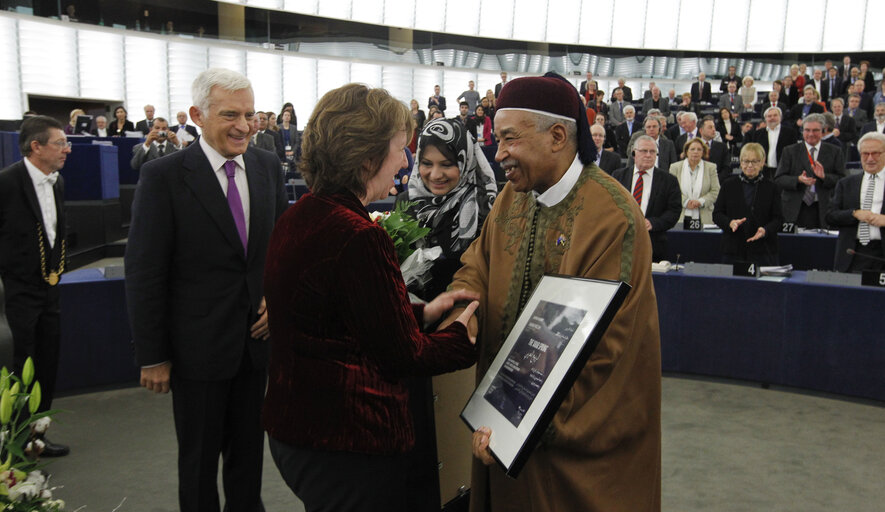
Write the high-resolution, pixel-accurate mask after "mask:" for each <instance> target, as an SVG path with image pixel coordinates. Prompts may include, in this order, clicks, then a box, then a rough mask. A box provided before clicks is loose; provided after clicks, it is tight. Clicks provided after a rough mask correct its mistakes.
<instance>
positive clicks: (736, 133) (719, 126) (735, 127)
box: [716, 119, 744, 149]
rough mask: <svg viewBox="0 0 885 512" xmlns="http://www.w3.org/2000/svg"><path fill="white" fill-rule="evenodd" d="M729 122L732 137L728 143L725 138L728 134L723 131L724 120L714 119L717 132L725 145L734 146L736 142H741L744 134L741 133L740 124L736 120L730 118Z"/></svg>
mask: <svg viewBox="0 0 885 512" xmlns="http://www.w3.org/2000/svg"><path fill="white" fill-rule="evenodd" d="M729 123H731V136H732V137H734V138H733V139H732V140H731V143H730V144H729V142H728V139H726V138H725V136H726V135H728V132H727V131H725V123H724V121H722V119H718V120H716V131H718V132H719V136H720V137H721V138H722V143H723V144H725V145H726V146H733V147H736V144H737V143H738V142H743V140H744V134H743V133H741V125H740V124H738V122H737V121H735V120H731V121H729ZM729 149H731V148H729Z"/></svg>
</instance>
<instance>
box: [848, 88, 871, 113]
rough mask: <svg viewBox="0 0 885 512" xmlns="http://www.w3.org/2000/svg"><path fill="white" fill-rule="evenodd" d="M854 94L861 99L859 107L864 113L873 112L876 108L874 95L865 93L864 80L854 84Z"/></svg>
mask: <svg viewBox="0 0 885 512" xmlns="http://www.w3.org/2000/svg"><path fill="white" fill-rule="evenodd" d="M853 92H854V94H857V95H858V96H859V97H860V103H859V104H858V106H860V108H862V109H863V111H864V112H866V113H867V114H869V113H870V112H872V111H873V108H874V104H873V94H871V93H868V92H864V81H863V80H858V81H856V82H854V86H853Z"/></svg>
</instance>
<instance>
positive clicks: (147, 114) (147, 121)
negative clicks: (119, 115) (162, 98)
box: [135, 105, 156, 135]
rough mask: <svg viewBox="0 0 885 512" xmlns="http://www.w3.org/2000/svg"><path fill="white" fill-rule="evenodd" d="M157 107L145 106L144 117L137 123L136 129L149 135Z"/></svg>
mask: <svg viewBox="0 0 885 512" xmlns="http://www.w3.org/2000/svg"><path fill="white" fill-rule="evenodd" d="M155 112H156V109H155V108H154V106H153V105H145V106H144V119H142V120H141V121H139V122H137V123H135V129H136V130H138V131H140V132H141V133H143V134H145V135H147V134H148V133H150V131H151V128H153V126H154V113H155Z"/></svg>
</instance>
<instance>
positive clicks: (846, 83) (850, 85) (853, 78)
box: [842, 68, 860, 95]
mask: <svg viewBox="0 0 885 512" xmlns="http://www.w3.org/2000/svg"><path fill="white" fill-rule="evenodd" d="M858 80H860V70H859V69H857V68H851V72H850V73H849V75H848V78H847V79H845V80H843V81H842V94H843V95H845V94H850V93H851V91H853V90H854V84H855V83H857V81H858Z"/></svg>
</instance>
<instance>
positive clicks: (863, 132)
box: [860, 121, 876, 137]
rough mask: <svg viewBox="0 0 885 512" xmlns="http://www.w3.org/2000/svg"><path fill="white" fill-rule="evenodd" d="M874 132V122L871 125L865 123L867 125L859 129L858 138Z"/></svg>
mask: <svg viewBox="0 0 885 512" xmlns="http://www.w3.org/2000/svg"><path fill="white" fill-rule="evenodd" d="M874 131H876V121H873V122H871V123H867V124H865V125H863V128H861V130H860V136H861V137H863V136H864V135H866V134H867V133H870V132H874Z"/></svg>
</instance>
